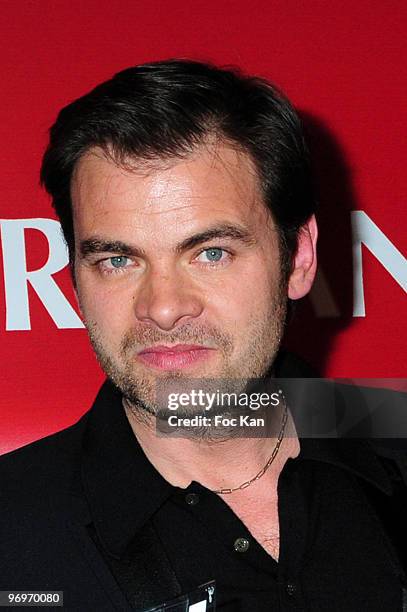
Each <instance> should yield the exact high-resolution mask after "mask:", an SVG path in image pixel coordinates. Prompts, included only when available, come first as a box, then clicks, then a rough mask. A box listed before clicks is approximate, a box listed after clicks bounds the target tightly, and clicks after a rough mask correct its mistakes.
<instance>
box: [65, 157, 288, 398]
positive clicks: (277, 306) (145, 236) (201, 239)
mask: <svg viewBox="0 0 407 612" xmlns="http://www.w3.org/2000/svg"><path fill="white" fill-rule="evenodd" d="M132 164H133V166H134V169H130V170H125V169H123V168H121V167H118V166H117V165H116V164H114V163H113V161H111V160H108V159H106V157H105V156H104V155H103V153H102V151H101V150H100V149H96V148H95V149H92V150H90V151H88V152H87V153H86V154H85V155H84V156H83V157H82V158H81V159H80V161H79V162H78V164H77V167H76V170H75V173H74V176H73V179H72V201H73V208H74V228H75V268H74V271H75V278H76V287H77V293H78V299H79V304H80V308H81V311H82V314H83V317H84V320H85V323H86V326H87V328H88V330H89V333H90V338H91V341H92V344H93V346H94V349H95V352H96V354H97V356H98V358H99V360H100V362H101V364H102V367H103V368H104V369H105V371H106V373H107V375H108V376H109V377H110V378H112V380H113V381H114V382H115V383H116V384H117V385H118V386H119V387H120V388H121V389H122V391H123V393H124V394H125V396H127V397H128V398H129V399H130V400H133V401H134V400H135V398H136V397H137V398H138V399H139V400H141V401H142V402H143V403H145V404H147V405H150V406H151V405H152V404H153V403H154V397H155V391H156V385H157V383H159V382H160V381H161V382H162V381H163V380H164V381H166V380H169V379H173V378H176V379H192V378H193V379H197V378H212V379H213V378H216V379H220V378H222V379H248V378H258V377H261V376H262V375H263V374H265V373H266V371H267V370H268V369H269V367H270V365H271V364H272V362H273V360H274V357H275V355H276V352H277V350H278V346H279V342H280V338H281V335H282V331H283V325H284V320H285V313H286V289H285V287H284V286H283V283H282V279H281V275H280V267H281V265H280V257H279V247H278V234H277V230H276V227H275V225H274V223H273V221H272V219H271V217H270V214H269V213H268V211H267V210H266V208H265V206H264V204H263V202H262V198H261V193H260V188H259V184H258V178H257V175H256V173H255V170H254V167H253V164H252V162H251V160H250V158H249V157H248V156H247V155H245V154H244V153H242V152H238V151H236V150H234V149H232V148H231V147H228V146H226V145H218V146H217V147H216V148H215V147H213V146H209V145H208V146H206V147H204V146H202V147H201V148H199V149H197V150H196V152H195V153H194V154H193V155H191V156H190V157H189V158H187V159H184V160H171V161H170V162H168V163H167V164H165V163H162V164H161V165H160V164H158V163H156V164H155V165H150V166H148V165H146V162H144V163H139V164H138V162H137V160H133V162H132Z"/></svg>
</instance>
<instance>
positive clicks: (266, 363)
mask: <svg viewBox="0 0 407 612" xmlns="http://www.w3.org/2000/svg"><path fill="white" fill-rule="evenodd" d="M285 296H286V293H285V287H282V286H280V290H279V291H278V292H277V293H276V295H274V298H273V300H272V302H271V303H270V307H269V309H268V312H267V313H266V314H265V316H263V317H261V316H258V317H257V318H252V319H251V321H250V325H249V326H248V328H247V330H245V335H244V337H245V338H246V339H247V342H246V344H245V346H244V349H243V350H241V351H240V355H239V358H238V361H237V360H236V358H234V360H233V361H232V359H231V355H232V352H233V348H234V339H233V336H232V335H231V334H228V333H225V332H223V331H222V330H221V329H219V328H218V327H216V326H211V325H202V324H197V323H193V322H188V323H187V324H185V325H183V326H182V327H178V328H176V329H175V330H173V331H172V332H167V333H163V332H160V331H159V330H158V329H156V328H152V327H146V326H139V327H135V328H134V329H131V330H129V331H128V332H127V333H126V334H125V336H124V337H123V340H122V342H121V343H120V348H119V351H118V356H117V357H115V356H113V355H112V350H111V349H110V348H109V347H108V346H107V343H106V340H105V339H104V338H103V336H102V334H101V333H100V330H99V327H98V325H97V323H95V322H92V321H90V320H89V321H87V322H86V327H87V330H88V333H89V337H90V341H91V343H92V346H93V349H94V351H95V354H96V357H97V359H98V361H99V363H100V365H101V367H102V369H103V370H104V372H105V373H106V375H107V377H108V378H109V379H110V380H112V381H113V383H114V384H115V385H116V386H117V387H118V388H119V389H120V391H121V392H122V394H123V399H124V404H125V407H126V408H127V409H128V410H130V411H131V413H132V415H133V416H134V417H135V418H136V419H139V420H141V421H142V422H144V423H150V424H151V420H152V418H154V417H156V416H160V414H161V415H167V416H168V405H162V404H161V403H160V402H157V397H160V398H162V397H163V396H165V395H166V393H165V390H168V389H169V388H171V385H172V384H173V383H174V384H176V385H178V388H180V387H179V386H180V385H181V387H182V390H185V391H188V389H189V388H190V387H191V375H186V374H185V372H184V371H182V370H169V371H166V372H163V373H162V374H157V375H154V374H151V375H149V374H147V373H146V372H145V370H144V371H143V369H144V368H142V367H140V366H138V365H137V364H136V353H137V352H139V351H140V350H142V349H143V348H145V347H147V346H151V345H161V344H164V345H165V344H195V345H203V346H209V347H213V348H216V349H217V351H218V352H219V353H220V355H221V363H222V366H220V367H218V368H217V370H216V371H214V370H210V369H206V371H205V373H204V374H203V375H202V376H201V378H202V380H203V384H205V380H207V379H210V380H211V381H216V388H217V390H219V391H220V392H221V393H222V392H224V393H230V392H231V390H232V387H233V391H234V392H241V391H243V389H244V388H245V387H246V386H247V383H248V382H249V381H250V379H260V378H264V377H265V376H267V375H269V374H270V373H271V370H272V365H273V362H274V359H275V357H276V354H277V352H278V349H279V346H280V342H281V339H282V336H283V332H284V326H285V320H286V312H287V300H286V297H285ZM197 379H198V375H196V376H194V378H193V381H194V383H195V382H197ZM163 390H164V393H163ZM239 390H240V391H239ZM167 397H168V393H167ZM195 410H196V409H195ZM218 413H219V414H221V413H222V410H220V411H219V412H218ZM177 416H192V415H191V407H188V408H187V409H185V412H184V414H183V412H182V410H178V411H177ZM207 433H208V432H205V431H198V430H197V431H196V432H195V434H196V437H199V438H204V437H206V434H207Z"/></svg>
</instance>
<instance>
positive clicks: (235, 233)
mask: <svg viewBox="0 0 407 612" xmlns="http://www.w3.org/2000/svg"><path fill="white" fill-rule="evenodd" d="M41 177H42V182H43V184H44V185H45V187H46V189H47V191H48V192H49V193H50V195H51V196H52V200H53V205H54V207H55V210H56V212H57V214H58V216H59V218H60V221H61V224H62V229H63V232H64V236H65V239H66V242H67V245H68V248H69V252H70V260H71V269H72V276H73V280H74V284H75V289H76V293H77V297H78V303H79V305H80V310H81V313H82V315H83V319H84V322H85V324H86V327H87V329H88V332H89V335H90V339H91V342H92V344H93V347H94V349H95V352H96V355H97V357H98V359H99V361H100V363H101V365H102V367H103V369H104V370H105V372H106V374H107V376H108V382H107V383H106V384H105V385H104V386H103V387H102V389H101V391H100V393H99V395H98V398H97V399H96V401H95V404H94V406H93V408H92V410H91V411H90V412H88V413H87V414H86V415H85V416H84V417H83V418H82V419H81V420H80V421H79V423H78V424H76V425H74V426H73V427H71V428H69V429H67V430H65V431H63V432H60V433H58V434H56V435H54V436H50V437H49V438H46V439H44V440H42V441H39V442H37V443H35V444H33V445H30V446H29V447H27V448H25V449H22V450H19V451H16V452H14V453H11V454H10V455H8V456H6V457H3V458H2V461H1V474H2V491H3V493H2V496H3V497H2V525H3V530H2V536H1V547H2V557H1V558H2V566H1V570H2V571H1V576H2V578H1V588H2V589H3V590H40V591H64V605H65V606H66V607H68V608H69V609H76V610H91V609H92V610H113V609H120V610H123V609H131V608H133V609H134V608H135V609H137V610H146V609H149V608H151V607H152V606H164V604H166V603H167V604H169V602H172V601H173V600H176V599H177V598H179V597H181V600H182V601H183V602H185V601H188V598H189V601H190V602H191V601H193V600H192V599H191V597H192V595H191V594H193V593H195V592H196V590H197V589H198V588H199V587H200V585H204V584H207V583H211V581H215V584H214V588H215V589H216V591H215V592H216V602H217V603H216V605H217V609H220V610H245V611H246V610H256V611H260V612H261V611H262V610H274V609H275V610H277V609H281V610H321V611H322V610H337V611H343V612H345V611H346V612H348V611H349V610H366V611H367V610H369V611H374V610H402V609H405V608H403V605H405V595H403V593H404V594H405V591H404V590H403V584H404V583H403V580H404V577H403V570H402V562H401V560H400V558H399V554H398V553H397V551H396V550H395V547H394V544H393V543H392V538H391V535H389V533H387V528H386V526H385V525H384V522H383V521H381V519H380V516H379V512H378V511H377V510H376V509H375V506H374V504H373V502H372V499H373V498H374V497H375V496H376V498H380V499H385V497H386V495H387V496H389V497H390V494H391V492H392V478H391V476H390V472H389V470H390V466H392V470H393V471H392V472H391V474H393V475H394V479H397V477H398V474H399V473H398V472H397V465H398V464H397V463H396V462H394V461H393V462H391V461H390V460H387V462H386V460H382V459H381V458H380V457H379V456H378V455H377V453H376V452H375V451H374V449H373V446H372V445H370V444H368V443H364V444H362V443H357V444H355V443H350V442H349V443H348V444H347V445H346V446H344V445H342V446H341V445H340V444H338V443H334V441H332V442H330V441H329V440H325V441H321V443H320V444H318V443H312V441H310V440H306V439H304V440H302V439H301V440H300V439H299V438H298V436H297V435H296V428H295V424H294V421H293V416H292V410H291V407H290V402H289V401H288V400H287V398H285V395H284V393H282V389H279V388H278V386H277V388H278V393H280V395H278V396H277V397H278V401H277V402H276V407H275V408H274V409H273V408H271V407H269V408H268V409H267V410H264V411H262V412H261V414H265V415H266V417H267V418H266V419H265V422H266V421H267V426H271V425H272V433H271V434H270V431H271V430H267V431H268V434H269V435H258V436H257V437H249V436H248V435H245V432H244V431H243V430H244V427H243V426H242V427H240V428H238V435H237V434H236V431H233V427H232V426H231V423H230V421H228V422H227V424H225V423H226V421H222V419H223V417H225V418H226V416H230V409H229V408H227V409H224V410H223V409H222V406H219V405H218V406H217V412H216V415H217V416H218V417H219V418H220V421H221V423H220V427H219V429H218V430H215V429H214V428H213V427H212V425H210V424H209V421H201V422H200V425H199V426H197V427H193V426H192V427H190V426H188V424H187V425H186V427H183V426H182V425H180V426H179V427H176V432H175V433H178V434H179V435H174V434H172V433H171V432H170V433H169V434H168V433H167V434H165V433H164V434H163V433H162V432H161V433H160V430H159V431H157V428H156V418H157V417H160V420H161V421H163V420H164V421H165V418H166V416H165V402H164V401H163V400H162V399H160V397H161V396H160V393H161V392H162V391H163V389H164V391H165V389H166V388H167V387H168V386H169V388H172V387H171V385H180V386H181V389H183V390H185V389H186V390H190V391H191V388H192V387H191V381H192V380H193V381H201V383H202V385H203V386H204V385H205V384H209V385H210V386H211V385H212V386H213V384H215V383H216V385H217V386H218V387H217V390H219V389H220V391H228V390H230V386H229V385H230V384H231V383H230V382H228V381H235V382H234V383H233V384H235V385H237V387H238V388H239V391H242V390H244V389H247V388H248V386H249V385H250V384H251V381H252V380H253V379H256V380H262V381H273V380H274V377H275V376H276V375H279V374H280V375H281V370H280V371H279V370H278V363H279V359H281V357H279V358H278V359H277V356H278V351H279V347H280V343H281V339H282V336H283V333H284V326H285V321H286V318H287V312H288V310H289V309H290V308H291V303H292V302H293V301H295V300H297V299H300V298H302V297H303V296H305V295H306V294H307V293H308V292H309V290H310V288H311V286H312V283H313V280H314V277H315V272H316V241H317V226H316V221H315V216H314V201H313V197H312V190H311V187H310V177H309V164H308V157H307V153H306V149H305V145H304V142H303V137H302V132H301V127H300V122H299V120H298V117H297V115H296V114H295V111H294V110H293V108H292V107H291V105H290V104H289V102H288V101H287V100H286V99H285V98H284V96H283V95H282V94H281V93H279V92H278V91H277V90H276V89H275V88H274V87H273V86H271V85H270V84H268V83H266V82H264V81H263V80H261V79H257V78H252V77H247V76H244V75H242V74H240V73H238V72H236V71H231V70H223V69H218V68H216V67H213V66H208V65H205V64H201V63H197V62H188V61H167V62H158V63H155V64H149V65H144V66H139V67H136V68H130V69H128V70H124V71H123V72H121V73H119V74H117V75H116V76H115V77H114V78H113V79H111V80H110V81H108V82H106V83H103V84H101V85H99V86H98V87H96V89H94V90H93V91H92V92H90V93H89V94H87V95H85V96H84V97H82V98H80V99H79V100H76V101H75V102H73V103H72V104H70V105H69V106H67V107H66V108H64V109H63V110H62V111H61V112H60V114H59V116H58V118H57V121H56V122H55V124H54V126H53V127H52V128H51V134H50V144H49V147H48V149H47V151H46V153H45V156H44V160H43V165H42V173H41ZM69 358H74V359H76V358H78V357H77V356H76V355H75V356H69ZM79 358H80V357H79ZM283 373H284V371H283ZM296 373H297V374H298V371H297V372H296ZM294 375H295V374H294ZM213 381H215V383H214V382H213ZM236 381H237V382H236ZM212 388H213V387H212ZM177 397H178V396H177ZM289 408H290V409H289ZM197 415H200V416H202V411H199V410H198V409H194V407H193V402H192V401H191V402H189V403H188V402H187V404H186V406H185V408H184V409H183V411H182V412H179V413H178V416H182V418H183V419H184V421H183V422H184V424H185V419H188V418H189V417H191V419H192V417H194V416H197ZM208 418H209V417H208ZM211 427H212V429H211ZM158 429H159V428H158ZM324 442H326V444H324ZM385 466H386V467H385ZM392 499H395V498H392ZM376 506H377V504H376ZM211 588H212V587H211ZM212 594H213V595H215V593H213V592H212V591H211V592H210V595H212ZM190 595H191V597H189V596H190ZM209 599H210V597H209ZM209 599H208V605H209V603H210V602H209ZM181 600H178V601H179V602H180V601H181ZM403 602H404V604H403ZM179 605H181V604H179ZM185 605H187V604H185ZM177 609H178V608H177ZM179 609H186V608H181V607H180V608H179Z"/></svg>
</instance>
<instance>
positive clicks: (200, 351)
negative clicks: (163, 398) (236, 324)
mask: <svg viewBox="0 0 407 612" xmlns="http://www.w3.org/2000/svg"><path fill="white" fill-rule="evenodd" d="M213 350H214V349H211V348H208V347H206V346H202V345H199V344H176V345H174V346H165V345H156V346H150V347H148V348H145V349H143V350H142V351H140V352H139V353H138V358H139V359H140V360H141V361H142V362H143V363H144V364H146V365H148V366H150V367H154V368H157V369H159V370H174V369H177V370H178V369H181V368H187V367H188V366H192V365H194V364H196V363H199V362H200V361H203V360H205V359H207V358H208V357H209V356H210V355H211V353H213Z"/></svg>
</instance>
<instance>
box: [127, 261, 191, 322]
mask: <svg viewBox="0 0 407 612" xmlns="http://www.w3.org/2000/svg"><path fill="white" fill-rule="evenodd" d="M202 311H203V302H202V299H201V298H200V296H199V295H198V294H197V292H196V289H195V290H194V289H193V288H192V287H191V286H188V283H187V279H185V278H183V277H182V274H179V273H178V274H177V272H176V271H171V272H168V271H166V272H157V271H153V270H150V271H149V273H148V274H147V275H146V276H145V277H144V279H143V281H142V285H141V287H139V290H138V292H137V295H136V297H135V314H136V316H137V319H138V320H139V321H142V322H144V323H150V324H154V325H156V326H157V327H159V328H160V329H162V330H164V331H170V330H172V329H173V328H174V327H177V326H178V325H179V324H180V323H184V322H187V321H188V320H189V319H194V318H196V317H199V315H200V314H201V313H202Z"/></svg>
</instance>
